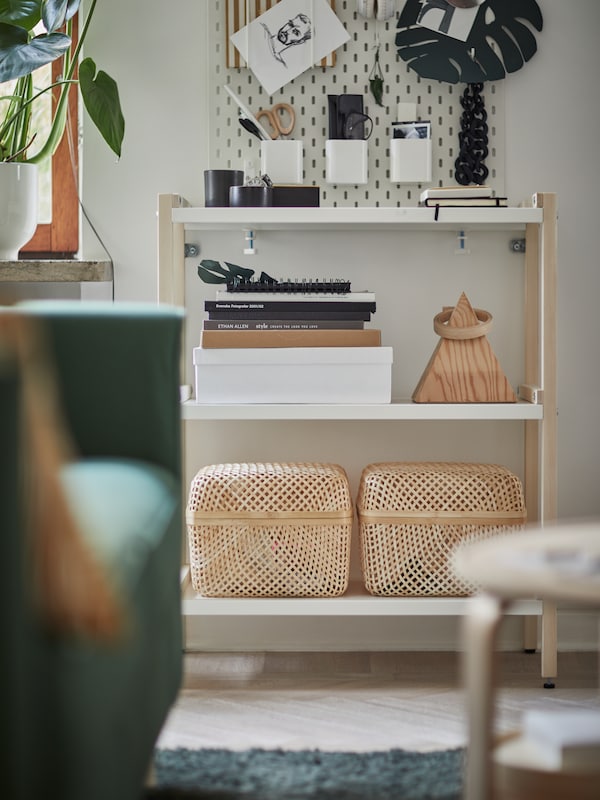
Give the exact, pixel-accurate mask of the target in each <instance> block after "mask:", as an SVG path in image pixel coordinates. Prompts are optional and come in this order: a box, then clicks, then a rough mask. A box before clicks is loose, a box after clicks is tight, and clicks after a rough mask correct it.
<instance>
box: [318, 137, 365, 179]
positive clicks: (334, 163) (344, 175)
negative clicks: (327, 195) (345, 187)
mask: <svg viewBox="0 0 600 800" xmlns="http://www.w3.org/2000/svg"><path fill="white" fill-rule="evenodd" d="M325 165H326V171H325V174H326V178H325V180H326V181H327V183H333V184H352V185H354V186H356V185H359V184H363V183H367V182H368V180H369V150H368V146H367V142H366V141H365V140H364V139H327V141H326V142H325Z"/></svg>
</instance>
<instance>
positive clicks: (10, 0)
mask: <svg viewBox="0 0 600 800" xmlns="http://www.w3.org/2000/svg"><path fill="white" fill-rule="evenodd" d="M80 1H81V0H0V162H2V161H12V162H21V163H41V162H42V161H44V160H46V159H48V158H51V157H52V155H53V153H54V151H55V150H56V148H57V146H58V144H59V143H60V140H61V138H62V136H63V133H64V130H65V125H66V120H67V107H68V103H67V101H68V95H69V92H70V91H71V90H72V89H73V90H76V87H77V86H79V90H80V92H81V96H82V98H83V102H84V105H85V108H86V110H87V111H88V113H89V115H90V118H91V119H92V121H93V122H94V124H95V125H96V127H97V128H98V130H99V131H100V133H101V134H102V136H103V138H104V139H105V141H106V143H107V144H108V146H109V147H110V148H111V150H112V151H113V152H114V153H116V155H117V156H120V154H121V145H122V141H123V136H124V131H125V123H124V119H123V114H122V111H121V104H120V101H119V92H118V88H117V84H116V83H115V81H114V80H113V79H112V78H111V77H110V76H109V75H107V74H106V73H105V72H103V71H102V70H100V71H97V69H96V64H95V63H94V61H93V60H92V59H91V58H84V59H83V60H82V61H81V63H78V62H79V55H80V52H81V48H82V46H83V44H84V41H85V38H86V36H87V33H88V30H89V26H90V23H91V20H92V17H93V14H94V9H95V7H96V0H90V3H89V10H88V11H87V15H86V17H85V19H84V20H83V21H82V22H81V21H80V23H81V24H80V32H79V37H78V38H77V39H76V38H75V37H74V36H73V18H74V16H75V14H76V13H77V11H78V9H79V5H80ZM61 56H62V57H64V63H63V72H62V75H61V77H60V79H59V80H58V81H57V82H56V83H54V84H50V85H49V86H46V87H43V88H41V89H39V88H36V86H35V78H34V74H33V73H34V72H35V70H37V69H38V68H39V67H42V66H44V65H45V64H49V63H50V62H52V61H54V60H56V59H57V58H60V57H61ZM8 82H11V83H10V84H9V86H10V91H7V92H6V94H5V93H4V92H2V89H3V88H6V87H5V84H7V83H8ZM53 89H58V99H57V101H56V102H55V103H54V104H53V105H52V119H51V124H50V127H49V131H48V133H46V134H44V136H43V141H40V139H41V138H42V134H41V132H40V131H37V130H34V129H33V125H32V118H33V114H32V112H33V109H34V107H35V104H36V101H38V100H39V99H40V97H41V96H42V95H43V94H44V93H46V92H49V91H52V90H53Z"/></svg>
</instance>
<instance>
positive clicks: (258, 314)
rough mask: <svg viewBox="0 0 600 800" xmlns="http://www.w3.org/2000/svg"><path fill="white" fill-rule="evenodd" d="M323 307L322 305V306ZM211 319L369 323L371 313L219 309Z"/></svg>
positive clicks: (211, 315)
mask: <svg viewBox="0 0 600 800" xmlns="http://www.w3.org/2000/svg"><path fill="white" fill-rule="evenodd" d="M321 305H322V304H321ZM208 318H209V319H281V320H290V319H305V320H312V319H325V320H335V321H336V322H339V321H341V320H363V321H364V322H367V321H368V320H370V319H371V312H370V311H327V310H325V309H321V308H317V309H315V310H314V311H303V310H299V311H291V310H290V311H288V310H287V309H286V310H285V311H282V310H274V311H270V310H269V311H266V310H261V309H253V308H252V309H244V310H238V311H234V310H233V309H229V310H226V309H218V310H215V311H209V312H208Z"/></svg>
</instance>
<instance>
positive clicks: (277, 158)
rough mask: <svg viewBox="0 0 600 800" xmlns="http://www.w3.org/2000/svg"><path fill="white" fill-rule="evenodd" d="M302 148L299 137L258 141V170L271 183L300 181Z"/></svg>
mask: <svg viewBox="0 0 600 800" xmlns="http://www.w3.org/2000/svg"><path fill="white" fill-rule="evenodd" d="M302 150H303V143H302V141H301V140H300V139H269V140H267V141H263V142H261V143H260V171H261V173H262V174H263V175H265V174H266V175H268V176H269V178H270V179H271V180H272V181H273V183H284V184H289V183H291V184H299V183H302V173H303V164H302Z"/></svg>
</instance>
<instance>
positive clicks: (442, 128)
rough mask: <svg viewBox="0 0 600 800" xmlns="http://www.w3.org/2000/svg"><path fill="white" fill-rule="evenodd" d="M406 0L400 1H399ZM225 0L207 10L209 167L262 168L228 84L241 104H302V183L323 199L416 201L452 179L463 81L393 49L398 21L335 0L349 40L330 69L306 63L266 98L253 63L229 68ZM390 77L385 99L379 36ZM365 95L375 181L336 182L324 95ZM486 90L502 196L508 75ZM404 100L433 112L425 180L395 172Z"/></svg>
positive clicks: (494, 178) (495, 180)
mask: <svg viewBox="0 0 600 800" xmlns="http://www.w3.org/2000/svg"><path fill="white" fill-rule="evenodd" d="M401 3H402V0H399V6H400V4H401ZM226 5H227V0H215V2H214V3H212V4H211V9H210V12H209V23H210V32H209V35H208V36H207V53H208V58H209V59H210V79H209V88H208V91H209V93H210V97H209V108H210V121H209V126H210V130H209V160H210V163H209V166H210V168H212V169H231V168H233V169H240V168H243V167H244V164H245V163H246V162H247V161H249V160H250V161H253V162H254V163H255V164H256V170H257V171H258V170H259V166H260V143H259V141H258V139H256V138H255V137H253V136H251V135H250V134H249V133H247V132H246V131H245V130H244V129H243V128H242V126H241V125H240V124H239V122H238V112H237V107H236V105H235V103H234V102H233V100H232V99H231V98H230V97H229V95H228V94H227V92H226V91H225V90H224V88H223V86H224V85H225V84H226V85H228V86H229V87H230V88H231V89H232V90H233V91H234V92H235V93H236V94H237V95H238V97H240V99H241V100H242V101H243V102H244V103H245V105H246V106H247V107H248V108H249V109H250V110H251V111H252V112H253V113H256V112H257V111H258V110H259V109H261V108H270V107H271V106H272V105H273V103H277V102H286V103H290V104H291V105H293V107H294V109H295V111H296V127H295V129H294V132H293V137H294V138H296V139H302V141H303V143H304V183H306V184H313V185H317V186H320V188H321V205H323V206H379V205H381V206H404V205H408V206H414V205H416V204H417V203H418V199H419V194H420V192H421V190H422V188H424V187H426V186H429V185H438V186H442V185H447V184H452V183H455V180H454V162H455V160H456V157H457V155H458V134H459V131H460V117H461V114H462V107H461V104H460V98H461V95H462V93H463V91H464V84H447V83H442V82H440V81H428V80H425V79H422V78H421V77H420V76H419V75H417V74H416V73H415V72H413V71H412V70H410V69H408V67H407V65H406V64H405V63H404V62H403V61H402V60H401V59H400V58H399V57H398V56H397V54H396V46H395V44H394V39H395V35H396V19H395V18H393V19H390V20H386V21H380V20H373V19H369V20H367V19H364V18H363V17H360V16H358V15H357V13H356V11H355V7H356V4H355V1H354V0H336V4H335V11H336V14H337V15H338V17H339V18H340V20H341V21H342V23H343V24H344V25H345V27H346V29H347V31H348V33H349V34H350V39H349V40H348V42H347V43H346V44H345V45H343V46H342V47H340V48H339V49H338V50H337V51H336V64H335V66H333V67H322V66H316V67H313V68H312V69H310V70H307V71H306V72H304V73H303V74H302V75H300V76H299V77H297V78H295V79H294V80H293V81H291V82H290V83H288V84H286V85H285V86H284V87H283V88H282V89H280V90H279V91H278V92H276V93H275V94H274V95H272V96H269V95H268V94H267V93H266V92H265V91H264V90H263V88H262V87H261V85H260V84H259V82H258V81H257V79H256V78H255V77H254V75H253V74H252V72H251V70H249V69H247V68H245V67H227V66H226V57H227V43H226ZM378 43H379V45H380V50H379V62H380V66H381V71H382V73H383V78H384V93H383V103H384V105H383V106H378V105H377V104H376V103H375V100H374V98H373V96H372V95H371V93H370V91H369V75H370V73H371V70H372V69H373V64H374V60H375V52H376V47H377V44H378ZM345 93H351V94H362V95H363V97H364V106H365V111H366V113H367V114H369V115H370V116H371V117H372V119H373V122H374V126H373V133H372V135H371V137H370V139H369V142H368V144H369V182H368V183H367V184H363V185H360V186H335V185H331V184H328V183H326V181H325V141H326V138H327V125H328V119H327V95H328V94H345ZM483 97H484V101H485V107H486V111H487V114H488V125H489V146H490V152H489V156H488V158H487V159H486V162H485V163H486V165H487V167H488V168H489V171H490V174H489V178H488V180H487V183H489V184H490V185H491V186H493V187H494V189H495V191H496V194H498V195H503V194H505V190H504V82H503V81H499V82H496V83H491V82H490V83H486V84H485V88H484V92H483ZM399 102H411V103H416V104H417V117H418V119H421V120H430V121H431V129H432V150H433V169H432V181H431V183H428V184H397V183H392V182H391V180H390V163H389V162H390V155H389V151H390V147H389V142H390V138H391V135H392V133H391V131H392V127H391V126H392V122H395V121H396V118H395V116H396V107H397V104H398V103H399Z"/></svg>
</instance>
